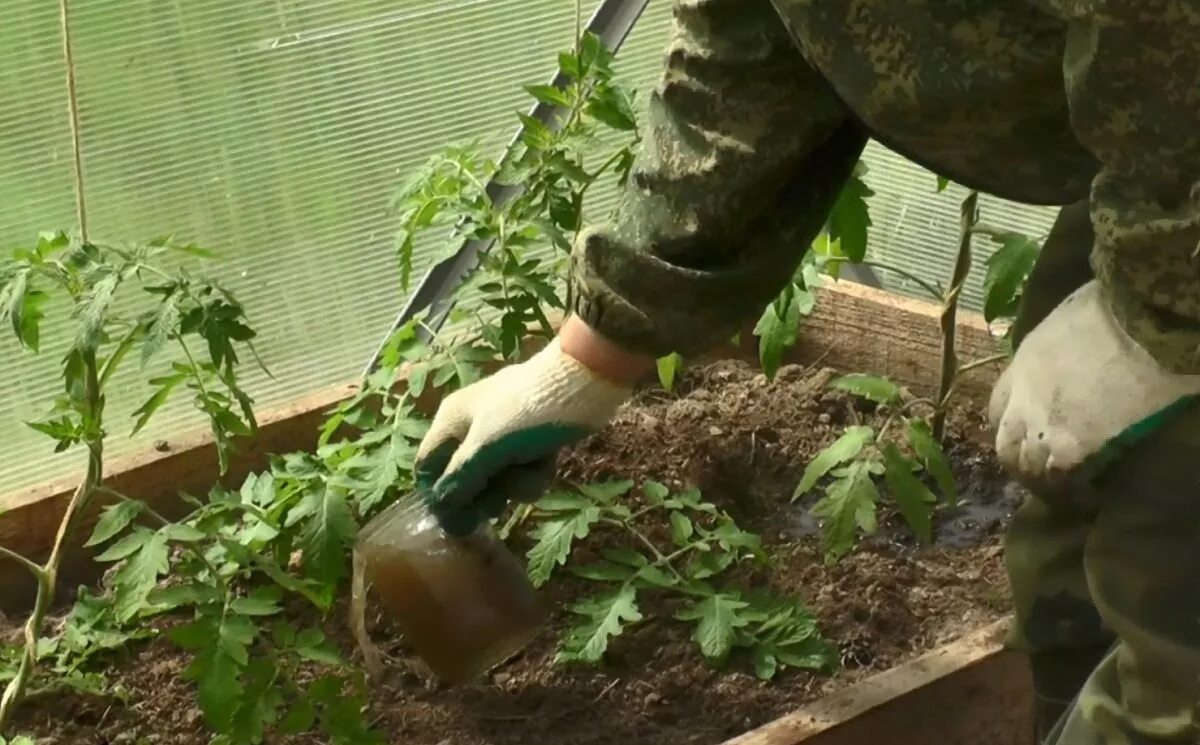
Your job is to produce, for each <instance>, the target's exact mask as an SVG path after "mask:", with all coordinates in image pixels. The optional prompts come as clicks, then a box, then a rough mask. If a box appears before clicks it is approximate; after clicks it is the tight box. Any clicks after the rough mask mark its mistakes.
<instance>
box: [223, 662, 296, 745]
mask: <svg viewBox="0 0 1200 745" xmlns="http://www.w3.org/2000/svg"><path fill="white" fill-rule="evenodd" d="M279 674H280V671H279V670H278V669H277V667H276V665H275V663H274V662H273V661H271V660H270V659H268V658H257V659H253V660H251V661H250V662H249V663H248V664H247V665H246V669H245V671H244V673H243V680H244V681H245V682H244V688H243V692H242V696H241V699H240V700H239V701H238V707H237V711H236V712H235V713H234V716H233V723H232V726H231V727H230V730H229V734H230V740H231V743H259V742H262V739H263V736H264V735H265V734H266V732H267V729H268V728H269V727H270V726H271V725H273V724H274V723H275V720H276V719H277V718H278V717H279V707H280V706H281V705H282V704H283V692H282V691H281V690H280V688H279V687H277V686H276V685H275V682H276V680H277V679H278V677H279Z"/></svg>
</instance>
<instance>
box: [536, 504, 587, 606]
mask: <svg viewBox="0 0 1200 745" xmlns="http://www.w3.org/2000/svg"><path fill="white" fill-rule="evenodd" d="M599 519H600V509H599V508H598V507H594V506H589V507H585V508H583V509H581V510H580V511H579V512H577V513H575V514H574V515H571V516H569V517H564V518H561V519H556V520H547V521H546V522H544V523H542V524H541V525H539V526H538V527H537V529H536V530H535V531H534V532H533V538H534V539H535V540H536V541H537V542H536V543H535V544H534V546H533V547H532V548H530V549H529V551H528V553H526V554H525V556H526V558H527V559H528V560H529V561H528V573H529V581H530V582H532V583H533V586H534V587H541V586H542V585H544V584H546V582H547V581H548V580H549V579H550V575H552V574H553V573H554V568H555V567H556V566H562V565H564V564H566V563H567V557H568V556H570V554H571V546H572V545H573V544H574V542H575V540H576V539H577V538H586V537H587V535H588V532H590V531H591V529H592V525H594V524H595V523H596V521H597V520H599Z"/></svg>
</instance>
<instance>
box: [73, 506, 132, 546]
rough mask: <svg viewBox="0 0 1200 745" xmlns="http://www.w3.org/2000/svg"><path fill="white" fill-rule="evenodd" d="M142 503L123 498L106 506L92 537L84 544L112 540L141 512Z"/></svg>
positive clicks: (88, 544)
mask: <svg viewBox="0 0 1200 745" xmlns="http://www.w3.org/2000/svg"><path fill="white" fill-rule="evenodd" d="M141 511H142V503H141V502H136V501H125V500H122V501H120V502H117V503H116V504H114V505H110V506H108V507H105V508H104V512H103V513H102V514H101V515H100V519H99V520H98V521H97V522H96V529H95V530H93V531H92V537H91V538H89V539H88V542H87V543H85V544H83V545H84V546H87V547H90V546H99V545H100V544H101V543H104V542H106V541H109V540H111V539H112V538H114V537H115V536H116V535H117V534H118V533H120V532H121V531H122V530H125V528H127V527H129V524H130V523H132V522H133V521H134V519H135V518H136V517H137V516H138V515H139V514H140V513H141Z"/></svg>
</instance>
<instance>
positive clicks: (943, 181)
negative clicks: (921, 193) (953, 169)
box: [937, 176, 950, 194]
mask: <svg viewBox="0 0 1200 745" xmlns="http://www.w3.org/2000/svg"><path fill="white" fill-rule="evenodd" d="M949 185H950V179H948V178H946V177H945V176H938V177H937V190H938V194H941V193H942V192H943V191H945V190H946V187H947V186H949Z"/></svg>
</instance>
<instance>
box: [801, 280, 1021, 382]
mask: <svg viewBox="0 0 1200 745" xmlns="http://www.w3.org/2000/svg"><path fill="white" fill-rule="evenodd" d="M940 314H941V308H939V307H938V306H935V305H933V304H931V303H927V302H923V301H920V300H913V299H911V298H905V297H900V296H898V295H893V294H890V293H887V292H884V291H882V290H877V289H874V288H871V287H867V286H865V285H856V284H851V283H849V282H838V283H837V284H836V285H835V286H834V287H832V288H829V289H820V290H818V291H817V304H816V307H815V308H814V309H813V313H812V315H811V316H810V317H809V318H808V319H807V320H806V321H805V323H804V327H803V330H802V333H801V336H800V341H799V343H798V344H797V348H796V352H795V354H796V356H797V357H798V358H799V359H801V360H804V361H812V360H817V359H822V358H823V359H824V364H826V365H828V366H830V367H833V368H836V369H838V370H845V371H848V372H850V371H854V372H870V373H874V374H876V375H887V376H888V377H890V378H892V379H893V380H895V381H896V382H898V383H900V384H902V385H905V386H908V387H909V388H910V389H911V390H912V392H913V393H915V394H917V395H921V396H930V395H933V394H935V393H936V392H937V383H938V378H939V375H940V371H941V355H942V335H941V331H940V328H939V326H938V323H939V316H940ZM955 334H956V336H957V340H956V350H957V354H958V359H959V363H960V364H964V363H968V362H971V361H973V360H982V359H985V358H988V357H992V356H994V355H996V354H998V353H999V352H1000V351H1001V344H1000V342H999V340H997V339H996V338H994V337H993V336H992V335H991V333H989V331H988V326H987V323H986V322H985V321H984V320H983V317H982V316H980V315H979V314H977V313H965V312H961V311H960V312H959V314H958V324H957V330H956V332H955ZM1001 370H1002V366H1001V365H999V364H992V365H987V366H985V367H981V368H978V369H976V370H973V371H971V372H969V373H968V374H967V375H965V376H964V378H963V381H962V384H961V387H960V389H959V390H960V391H961V393H962V394H963V395H965V396H966V397H967V398H968V399H970V400H972V401H974V402H975V403H980V404H985V403H986V401H987V396H988V395H989V394H990V391H991V388H992V386H993V385H994V384H995V382H996V378H997V377H998V376H999V374H1000V371H1001Z"/></svg>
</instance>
